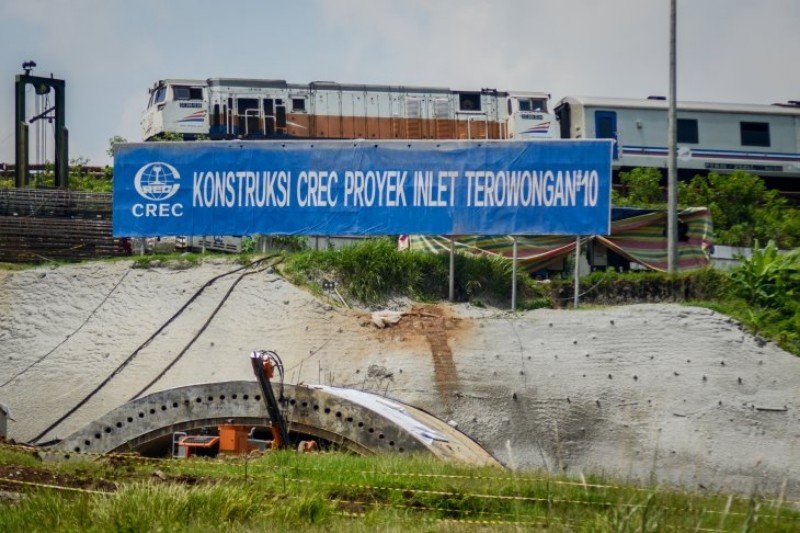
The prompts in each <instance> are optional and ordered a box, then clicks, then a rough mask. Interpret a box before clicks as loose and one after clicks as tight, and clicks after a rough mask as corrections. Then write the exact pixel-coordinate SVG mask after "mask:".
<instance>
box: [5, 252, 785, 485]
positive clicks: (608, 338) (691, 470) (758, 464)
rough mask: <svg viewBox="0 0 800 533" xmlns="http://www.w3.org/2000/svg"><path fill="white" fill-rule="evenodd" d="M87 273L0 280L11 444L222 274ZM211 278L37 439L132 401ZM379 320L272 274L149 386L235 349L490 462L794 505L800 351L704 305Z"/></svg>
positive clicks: (52, 271)
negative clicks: (362, 397) (402, 414)
mask: <svg viewBox="0 0 800 533" xmlns="http://www.w3.org/2000/svg"><path fill="white" fill-rule="evenodd" d="M235 266H236V265H234V264H232V263H228V262H225V261H221V260H210V261H206V262H204V263H203V265H202V266H199V267H194V268H189V269H183V270H178V269H169V268H152V269H133V268H131V264H130V262H127V261H120V262H98V263H85V264H80V265H74V266H60V267H57V268H51V267H41V268H35V269H30V270H24V271H19V272H0V382H4V381H6V380H7V379H8V378H10V377H11V376H13V375H15V374H17V373H19V372H21V371H22V370H23V369H25V368H26V367H28V366H29V365H30V364H31V363H34V362H35V361H37V360H39V359H40V358H42V357H43V356H45V355H47V356H46V357H45V358H44V359H42V360H41V361H40V362H39V363H37V364H34V365H33V366H32V367H30V369H29V370H27V371H26V372H24V373H22V374H21V375H19V376H18V377H17V378H15V379H14V380H13V381H11V382H10V383H8V384H7V385H6V386H4V387H0V402H3V403H5V404H7V405H8V406H9V407H10V408H11V411H12V414H13V416H14V418H15V419H16V421H15V422H12V423H11V424H10V437H12V438H14V439H17V440H27V439H31V438H32V437H34V436H35V435H36V434H38V433H39V432H40V431H41V430H42V429H44V428H45V427H47V426H48V425H49V424H50V423H51V422H53V421H54V420H56V419H57V418H58V417H59V416H61V415H62V414H64V413H65V412H66V411H67V409H69V408H70V407H71V406H73V405H75V404H76V403H77V402H78V401H79V400H80V399H81V398H83V397H84V396H85V395H86V394H87V393H88V391H89V390H91V389H92V388H93V387H95V386H96V385H97V384H98V383H100V382H101V381H102V380H103V379H104V378H105V377H106V376H108V375H109V374H110V373H111V372H112V371H113V370H114V369H115V368H116V367H117V365H118V364H119V363H120V362H121V361H123V360H124V359H125V358H126V357H128V356H129V355H130V354H131V353H132V352H133V351H134V350H135V349H136V348H137V347H138V346H139V345H140V344H141V343H142V342H144V340H145V339H147V337H149V336H150V335H151V334H152V333H153V332H155V331H156V330H157V329H158V328H159V327H160V326H161V325H162V324H163V323H164V322H165V321H166V320H167V319H168V318H169V317H170V316H171V315H172V314H173V313H175V312H176V311H177V310H178V309H179V308H180V307H181V305H183V304H184V303H185V302H186V301H187V300H188V299H189V297H190V296H191V295H192V294H194V292H195V291H196V290H198V289H199V288H200V286H201V285H202V284H203V283H205V282H206V281H208V280H209V279H211V278H212V277H214V276H216V275H219V274H221V273H224V272H228V271H230V270H232V269H233V268H235ZM235 279H236V276H235V275H232V276H228V277H224V278H222V279H220V280H219V281H218V282H216V283H215V284H213V285H211V286H210V287H209V288H208V289H206V290H205V291H204V292H203V294H201V295H200V296H199V297H198V298H197V300H196V301H195V302H193V303H192V304H191V305H190V306H189V307H188V308H187V309H186V311H185V312H184V313H182V314H181V315H180V316H179V317H178V318H177V319H176V320H175V321H174V322H173V323H172V324H171V325H170V326H168V327H167V328H166V329H165V330H164V331H163V332H162V334H161V335H159V336H158V337H157V338H155V339H154V340H153V341H152V342H151V343H150V344H149V345H147V346H146V347H145V348H144V349H143V350H141V352H140V353H139V355H138V356H137V357H136V358H135V359H133V361H132V362H131V364H130V365H128V366H127V367H126V368H125V369H124V370H123V371H122V372H120V373H119V374H118V375H117V376H115V377H114V378H113V379H112V380H111V381H110V382H109V384H108V386H106V387H105V388H103V389H102V391H101V392H100V393H99V394H97V395H96V396H95V397H94V398H93V399H92V400H90V401H89V402H88V403H86V405H84V406H83V407H82V408H80V409H79V410H78V411H76V412H75V414H74V415H72V416H71V417H69V418H68V419H67V420H65V421H64V422H63V423H62V424H61V425H60V426H58V427H57V428H55V429H54V430H53V431H52V432H50V433H49V434H47V435H45V436H44V437H43V440H49V439H53V438H61V437H64V436H66V435H68V434H69V433H71V432H72V431H74V430H76V429H78V428H80V427H82V426H83V425H85V424H86V423H88V422H90V421H92V420H94V419H95V418H98V417H99V416H101V415H102V414H104V413H106V412H107V411H109V410H111V409H113V408H114V407H117V406H119V405H121V404H123V403H125V402H126V401H128V400H129V399H131V397H132V396H134V395H136V393H137V392H138V391H139V390H140V389H141V388H142V387H143V386H145V385H146V384H147V383H148V382H149V381H150V380H152V379H153V378H154V377H155V376H156V375H157V374H158V373H159V372H160V371H161V370H162V369H163V368H164V367H165V366H166V365H167V363H168V362H169V361H171V360H172V359H173V358H174V357H175V356H176V355H177V354H178V353H179V352H180V351H181V350H182V349H183V348H184V347H185V346H186V345H187V343H189V342H190V340H191V339H192V337H193V336H194V335H195V334H196V333H197V331H198V330H199V329H200V327H201V326H202V324H203V323H204V321H205V320H206V319H207V318H208V316H209V315H210V313H211V311H212V310H213V309H214V307H216V306H217V305H218V304H219V302H220V300H221V299H222V297H223V295H224V294H225V292H226V291H227V290H228V288H229V287H230V286H231V284H233V282H234V281H235ZM406 311H407V312H408V314H407V315H405V316H404V317H403V318H402V319H401V321H400V322H399V323H398V324H397V325H395V326H393V327H389V328H386V329H378V328H376V327H375V326H374V325H373V324H372V322H371V321H370V317H369V315H368V314H367V313H364V312H361V311H357V310H347V309H343V308H340V307H333V306H332V305H330V304H329V303H328V302H326V301H323V300H320V299H318V298H316V297H314V296H312V295H310V294H309V293H307V292H306V291H304V290H303V289H301V288H298V287H296V286H294V285H292V284H290V283H288V282H287V281H285V280H284V279H283V278H281V277H280V276H278V275H277V274H276V273H274V272H272V271H264V272H262V273H259V274H255V275H252V276H248V277H246V278H244V279H243V280H242V281H241V283H239V284H238V286H236V288H235V289H234V291H233V292H232V294H231V296H230V298H229V299H228V300H227V301H226V302H225V304H224V305H223V306H222V308H221V309H220V311H219V313H218V314H217V316H216V317H215V318H214V320H213V321H212V322H211V323H210V324H209V326H208V327H207V329H206V330H205V331H204V332H203V333H202V334H201V335H200V336H199V338H198V339H197V341H196V342H195V343H194V344H193V345H192V346H191V348H190V349H189V350H188V351H187V352H186V354H185V355H184V356H183V357H182V358H181V359H180V360H179V361H178V362H177V364H175V366H174V367H173V368H172V369H171V370H170V371H169V372H167V374H166V375H165V376H164V377H163V378H162V379H161V380H159V381H158V382H156V383H155V384H154V385H153V387H152V388H151V389H149V391H150V392H152V391H156V390H162V389H166V388H170V387H176V386H183V385H191V384H197V383H206V382H212V381H228V380H238V379H252V370H251V368H250V362H249V359H248V357H247V356H248V354H249V352H250V351H251V350H253V349H257V348H265V349H272V350H276V351H277V352H278V353H279V354H280V355H281V357H282V358H283V360H284V363H285V365H286V369H287V380H288V381H289V382H292V383H300V382H304V383H325V384H333V385H336V386H344V387H353V388H357V389H363V390H367V391H371V392H376V393H380V394H384V395H388V396H390V397H394V398H397V399H400V400H402V401H405V402H408V403H411V404H413V405H416V406H418V407H421V408H423V409H426V410H428V411H430V412H431V413H433V414H435V415H437V416H439V417H440V418H443V419H444V420H447V421H452V422H453V423H457V424H458V427H459V429H461V430H463V431H465V432H466V433H467V434H469V435H470V436H472V437H473V438H475V439H476V440H477V441H478V442H480V443H481V444H482V445H483V446H484V447H485V448H486V449H487V450H489V451H490V452H491V453H492V454H493V455H495V457H497V458H498V459H500V460H501V461H502V462H504V463H505V464H507V465H509V466H511V467H513V468H519V469H531V468H535V469H543V470H547V471H550V472H567V473H569V474H574V475H578V474H586V475H588V474H604V475H606V476H611V477H614V478H617V479H624V480H629V481H635V482H639V483H668V484H671V485H675V486H682V487H685V488H689V489H692V490H705V489H708V490H733V491H738V492H743V493H749V492H751V491H753V490H759V491H761V492H766V493H773V494H775V493H778V492H781V491H785V492H786V494H787V495H789V496H793V497H795V498H797V497H800V414H799V413H798V409H799V408H800V359H798V358H796V357H794V356H792V355H791V354H788V353H786V352H784V351H782V350H780V349H779V348H777V347H776V346H774V345H773V344H772V343H764V342H763V341H761V340H760V339H756V338H754V337H752V336H751V335H749V334H746V333H744V332H742V330H741V328H740V327H739V326H738V324H736V323H735V322H734V321H732V320H730V319H728V318H727V317H725V316H723V315H720V314H717V313H714V312H712V311H709V310H706V309H701V308H694V307H685V306H679V305H632V306H624V307H613V308H606V309H594V310H579V311H554V310H549V309H548V310H536V311H530V312H525V313H518V314H511V313H508V312H503V311H499V310H496V309H479V308H476V307H471V306H469V305H454V306H451V305H447V304H438V305H417V306H409V308H408V309H406Z"/></svg>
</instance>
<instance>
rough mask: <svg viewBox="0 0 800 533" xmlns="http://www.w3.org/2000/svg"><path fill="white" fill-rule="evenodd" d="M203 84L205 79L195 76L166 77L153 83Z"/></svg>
mask: <svg viewBox="0 0 800 533" xmlns="http://www.w3.org/2000/svg"><path fill="white" fill-rule="evenodd" d="M162 84H165V85H205V84H206V80H201V79H197V78H167V79H165V80H158V82H157V83H155V84H154V85H162Z"/></svg>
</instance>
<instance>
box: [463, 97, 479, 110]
mask: <svg viewBox="0 0 800 533" xmlns="http://www.w3.org/2000/svg"><path fill="white" fill-rule="evenodd" d="M458 109H459V110H461V111H480V110H481V93H458Z"/></svg>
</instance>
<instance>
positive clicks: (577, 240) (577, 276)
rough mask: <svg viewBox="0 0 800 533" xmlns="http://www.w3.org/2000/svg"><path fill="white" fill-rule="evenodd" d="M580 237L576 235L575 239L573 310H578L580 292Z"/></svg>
mask: <svg viewBox="0 0 800 533" xmlns="http://www.w3.org/2000/svg"><path fill="white" fill-rule="evenodd" d="M580 266H581V236H580V235H578V236H576V237H575V274H574V276H575V288H574V291H575V294H574V296H573V302H572V303H573V304H574V306H575V309H577V308H578V299H579V295H580V292H581V272H580Z"/></svg>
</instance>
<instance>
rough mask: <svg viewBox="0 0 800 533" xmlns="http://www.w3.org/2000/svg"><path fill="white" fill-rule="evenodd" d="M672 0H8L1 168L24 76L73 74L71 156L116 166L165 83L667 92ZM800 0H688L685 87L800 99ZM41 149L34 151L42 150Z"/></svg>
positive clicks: (2, 50)
mask: <svg viewBox="0 0 800 533" xmlns="http://www.w3.org/2000/svg"><path fill="white" fill-rule="evenodd" d="M668 6H669V0H548V1H544V0H519V1H512V0H509V1H499V0H495V1H491V2H490V1H477V0H459V1H453V0H450V1H444V0H441V1H436V0H395V1H385V0H340V1H335V0H330V1H323V0H295V1H287V2H280V3H279V2H266V1H255V0H254V1H234V0H228V1H212V0H194V1H189V0H169V1H166V0H162V1H159V0H142V1H133V0H94V1H93V0H50V1H40V0H2V2H1V3H0V162H13V142H14V135H13V116H14V115H13V114H14V96H13V82H14V78H13V76H14V75H15V74H17V73H20V72H21V68H20V65H21V64H22V62H23V61H25V60H27V59H33V60H35V61H36V62H37V63H38V65H39V67H38V68H37V69H36V70H35V71H34V73H35V74H39V75H45V76H47V75H49V74H50V72H52V73H54V74H55V76H56V77H60V78H64V79H66V81H67V127H68V128H69V130H70V157H76V156H83V157H87V158H89V159H90V160H91V162H92V163H94V164H106V163H109V162H110V161H109V158H108V157H107V156H106V154H105V151H106V148H107V147H108V139H109V137H111V136H113V135H122V136H123V137H126V138H127V139H129V140H131V141H134V140H140V139H141V132H140V130H139V119H140V116H141V113H142V111H143V109H144V106H145V104H146V101H147V89H148V88H149V87H150V86H151V85H152V84H153V82H154V81H156V80H158V79H162V78H175V77H187V78H208V77H220V76H231V77H255V78H279V79H286V80H288V81H290V82H296V83H306V82H309V81H313V80H331V81H338V82H354V83H385V84H402V85H437V86H449V87H452V88H455V89H479V88H482V87H491V88H497V89H501V90H530V91H539V90H541V91H547V92H550V93H552V95H553V99H554V100H553V101H554V102H555V101H557V99H559V98H561V97H562V96H566V95H589V96H629V97H644V96H647V95H652V94H662V95H664V94H666V93H667V66H668V50H667V45H668ZM799 67H800V1H798V0H692V1H690V0H678V97H679V99H681V100H702V101H718V102H747V103H773V102H780V101H786V100H790V99H800V68H799ZM32 153H33V149H32Z"/></svg>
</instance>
